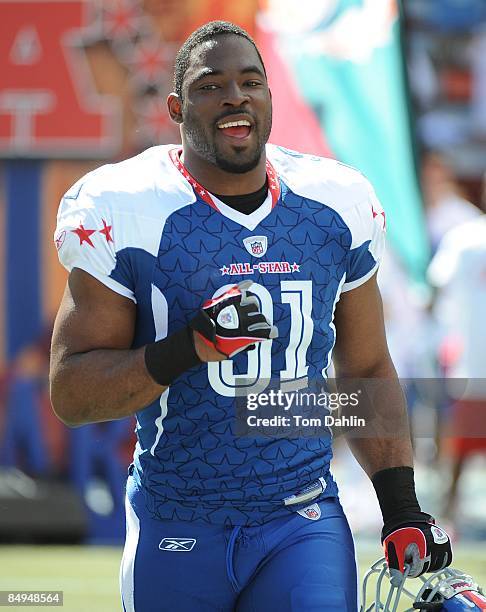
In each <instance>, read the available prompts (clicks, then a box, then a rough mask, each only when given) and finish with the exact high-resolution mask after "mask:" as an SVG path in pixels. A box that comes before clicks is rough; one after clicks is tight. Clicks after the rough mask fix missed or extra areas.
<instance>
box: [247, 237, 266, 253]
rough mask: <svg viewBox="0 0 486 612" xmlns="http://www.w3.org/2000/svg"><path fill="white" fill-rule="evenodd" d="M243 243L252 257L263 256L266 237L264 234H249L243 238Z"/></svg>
mask: <svg viewBox="0 0 486 612" xmlns="http://www.w3.org/2000/svg"><path fill="white" fill-rule="evenodd" d="M243 244H244V245H245V249H246V250H247V251H248V253H250V255H253V257H263V256H264V255H265V253H266V252H267V247H268V239H267V237H266V236H250V237H249V238H245V239H244V240H243Z"/></svg>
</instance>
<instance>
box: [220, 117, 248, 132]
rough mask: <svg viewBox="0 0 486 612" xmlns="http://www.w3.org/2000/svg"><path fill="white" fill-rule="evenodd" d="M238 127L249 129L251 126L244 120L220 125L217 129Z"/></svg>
mask: <svg viewBox="0 0 486 612" xmlns="http://www.w3.org/2000/svg"><path fill="white" fill-rule="evenodd" d="M240 125H244V126H246V127H251V124H250V122H249V121H247V120H246V119H241V120H240V121H228V123H220V124H219V125H218V128H219V129H220V130H223V129H224V128H230V127H238V126H240Z"/></svg>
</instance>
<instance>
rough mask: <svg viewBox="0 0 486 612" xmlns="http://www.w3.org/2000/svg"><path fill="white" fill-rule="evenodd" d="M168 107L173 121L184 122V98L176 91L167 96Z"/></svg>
mask: <svg viewBox="0 0 486 612" xmlns="http://www.w3.org/2000/svg"><path fill="white" fill-rule="evenodd" d="M167 108H168V110H169V115H170V118H171V119H172V121H174V122H175V123H182V100H181V97H180V96H178V95H177V94H176V93H174V92H172V93H170V94H169V95H168V96H167Z"/></svg>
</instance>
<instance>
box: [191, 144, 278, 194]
mask: <svg viewBox="0 0 486 612" xmlns="http://www.w3.org/2000/svg"><path fill="white" fill-rule="evenodd" d="M181 161H182V163H183V164H184V166H185V167H186V168H187V170H188V171H189V172H190V174H192V176H193V177H194V178H195V179H196V180H197V181H198V183H200V184H201V185H202V186H203V187H204V188H205V189H207V190H208V191H209V192H210V193H218V194H221V195H229V196H232V195H245V194H247V193H254V192H255V191H258V190H259V189H260V188H261V186H262V185H263V184H264V183H265V181H266V173H267V171H266V157H265V151H264V152H263V153H262V157H261V159H260V161H259V162H258V165H257V166H256V167H255V168H253V170H250V171H249V172H245V173H244V174H236V173H233V172H225V171H224V170H221V168H218V167H217V166H215V165H214V164H211V163H209V162H207V161H206V160H204V159H202V158H201V157H199V156H197V155H195V154H194V152H193V151H191V150H190V149H187V148H186V150H183V152H182V154H181Z"/></svg>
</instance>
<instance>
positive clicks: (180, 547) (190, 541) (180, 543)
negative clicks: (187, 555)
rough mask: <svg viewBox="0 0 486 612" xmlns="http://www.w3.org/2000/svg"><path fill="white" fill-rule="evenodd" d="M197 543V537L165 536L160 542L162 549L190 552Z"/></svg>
mask: <svg viewBox="0 0 486 612" xmlns="http://www.w3.org/2000/svg"><path fill="white" fill-rule="evenodd" d="M195 544H196V540H195V538H163V539H162V540H161V542H160V544H159V548H160V550H168V551H170V552H189V551H191V550H192V549H193V548H194V546H195Z"/></svg>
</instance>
